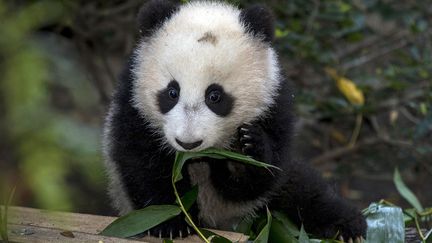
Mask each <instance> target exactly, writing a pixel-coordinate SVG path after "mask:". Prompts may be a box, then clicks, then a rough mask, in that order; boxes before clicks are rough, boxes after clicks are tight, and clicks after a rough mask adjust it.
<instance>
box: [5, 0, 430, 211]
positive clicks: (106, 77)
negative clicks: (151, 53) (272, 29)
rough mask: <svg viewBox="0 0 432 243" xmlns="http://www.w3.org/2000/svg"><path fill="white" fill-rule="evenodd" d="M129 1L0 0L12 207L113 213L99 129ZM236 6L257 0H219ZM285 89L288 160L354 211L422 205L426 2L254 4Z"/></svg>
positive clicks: (124, 46) (120, 58)
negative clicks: (272, 39)
mask: <svg viewBox="0 0 432 243" xmlns="http://www.w3.org/2000/svg"><path fill="white" fill-rule="evenodd" d="M143 2H144V1H143V0H127V1H120V0H94V1H85V0H62V1H60V0H53V1H43V0H40V1H31V0H0V183H1V184H0V187H1V188H2V190H1V191H2V192H1V193H2V194H3V195H4V194H6V193H8V191H9V190H10V189H11V188H12V187H16V193H15V197H14V204H15V205H21V206H30V207H37V208H44V209H55V210H67V211H75V212H84V213H94V214H104V215H109V214H113V212H112V209H111V208H110V206H109V201H108V198H107V196H106V189H105V188H106V178H105V174H104V170H103V166H102V156H101V126H102V123H103V117H104V114H105V112H106V110H107V104H108V103H109V100H110V95H111V92H112V90H113V87H114V86H115V83H116V80H117V76H118V75H119V72H120V71H121V69H122V68H123V66H124V63H125V60H126V58H127V56H128V55H129V53H130V50H131V49H132V48H133V46H134V44H135V43H136V36H135V33H136V23H135V16H136V13H137V10H138V9H139V7H140V5H142V3H143ZM231 2H233V3H235V4H237V5H239V6H240V7H245V6H248V5H250V4H253V3H254V2H258V1H231ZM265 3H266V4H267V5H268V6H269V7H270V8H271V9H272V10H273V11H274V13H275V17H276V20H277V24H276V26H277V30H276V36H277V40H276V43H275V48H276V49H277V51H278V52H279V55H280V59H281V62H282V65H283V67H284V69H285V73H286V75H287V76H288V77H289V79H290V80H291V81H292V83H293V86H294V89H295V94H296V95H295V97H296V104H295V109H296V114H297V116H298V119H297V122H296V132H295V133H296V137H295V139H294V141H295V158H297V159H301V160H305V161H306V162H310V163H312V164H314V166H315V167H316V168H318V169H319V170H321V171H322V172H323V174H324V176H325V177H326V178H328V179H329V180H330V181H331V182H332V183H334V184H335V187H336V188H338V191H339V192H340V193H341V194H342V195H344V196H345V197H347V198H349V199H350V200H352V201H354V202H355V203H356V204H357V205H358V206H359V207H360V208H363V207H366V206H367V205H369V203H370V202H372V201H378V200H380V199H382V198H384V199H387V200H389V201H391V202H393V203H395V204H398V205H401V206H406V205H407V204H406V203H405V201H404V200H402V199H401V198H400V196H399V194H398V193H397V191H396V189H395V187H394V185H393V181H392V177H393V171H394V169H395V168H396V167H398V168H399V170H400V171H401V173H402V176H403V178H404V180H405V182H406V183H407V184H408V185H409V187H410V188H411V189H412V190H413V191H414V193H415V194H416V195H417V196H418V197H419V200H420V201H421V202H422V203H423V205H424V206H431V205H432V190H431V185H432V180H431V178H432V106H431V105H432V102H431V101H432V77H431V76H432V26H431V25H432V2H431V1H430V0H423V1H422V0H418V1H415V0H406V1H400V0H352V1H348V0H289V1H266V2H265Z"/></svg>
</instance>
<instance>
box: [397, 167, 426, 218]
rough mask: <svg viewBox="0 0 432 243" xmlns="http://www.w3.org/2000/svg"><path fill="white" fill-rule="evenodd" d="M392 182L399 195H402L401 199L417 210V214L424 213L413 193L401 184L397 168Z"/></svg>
mask: <svg viewBox="0 0 432 243" xmlns="http://www.w3.org/2000/svg"><path fill="white" fill-rule="evenodd" d="M393 182H394V183H395V185H396V188H397V190H398V191H399V193H400V194H401V195H402V197H404V198H405V199H406V200H407V201H408V202H409V203H410V204H411V205H412V206H413V207H414V208H415V209H416V210H417V212H423V211H424V209H423V207H422V205H421V204H420V202H419V200H418V199H417V197H416V196H415V195H414V193H412V192H411V190H410V189H409V188H408V187H407V186H406V185H405V183H404V182H403V180H402V177H401V175H400V173H399V170H398V169H397V168H396V169H395V172H394V176H393Z"/></svg>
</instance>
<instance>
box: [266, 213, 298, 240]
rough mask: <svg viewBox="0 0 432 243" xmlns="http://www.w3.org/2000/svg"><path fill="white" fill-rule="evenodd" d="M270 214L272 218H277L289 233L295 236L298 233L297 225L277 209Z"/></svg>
mask: <svg viewBox="0 0 432 243" xmlns="http://www.w3.org/2000/svg"><path fill="white" fill-rule="evenodd" d="M272 215H273V218H276V219H277V220H279V221H280V222H281V223H282V225H283V226H284V227H285V228H286V229H287V231H288V232H289V233H290V234H291V235H293V236H295V237H297V236H299V235H300V231H299V229H298V228H297V225H295V224H294V223H293V222H291V220H289V219H288V217H287V216H286V215H285V214H283V213H281V212H278V211H273V212H272Z"/></svg>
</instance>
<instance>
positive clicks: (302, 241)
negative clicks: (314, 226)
mask: <svg viewBox="0 0 432 243" xmlns="http://www.w3.org/2000/svg"><path fill="white" fill-rule="evenodd" d="M298 242H299V243H309V242H310V239H309V236H308V235H307V233H306V231H305V230H304V226H303V225H302V226H301V229H300V235H299V241H298Z"/></svg>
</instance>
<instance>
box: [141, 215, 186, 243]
mask: <svg viewBox="0 0 432 243" xmlns="http://www.w3.org/2000/svg"><path fill="white" fill-rule="evenodd" d="M192 233H193V232H192V230H191V228H190V227H189V225H188V224H187V223H186V221H185V219H184V217H183V216H182V215H179V216H176V217H175V218H173V219H170V220H168V221H166V222H164V223H162V224H160V225H158V226H155V227H153V228H152V229H150V230H149V231H147V232H146V234H148V235H151V236H153V237H157V238H161V239H174V238H185V237H187V236H189V235H191V234H192Z"/></svg>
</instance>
